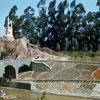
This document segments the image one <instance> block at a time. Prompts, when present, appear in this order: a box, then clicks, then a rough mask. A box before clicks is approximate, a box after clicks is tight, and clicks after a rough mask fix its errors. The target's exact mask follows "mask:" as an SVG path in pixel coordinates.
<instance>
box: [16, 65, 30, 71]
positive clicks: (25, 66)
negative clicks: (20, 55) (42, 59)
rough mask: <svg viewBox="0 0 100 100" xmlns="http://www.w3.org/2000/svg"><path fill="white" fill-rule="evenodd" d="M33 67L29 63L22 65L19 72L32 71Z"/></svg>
mask: <svg viewBox="0 0 100 100" xmlns="http://www.w3.org/2000/svg"><path fill="white" fill-rule="evenodd" d="M30 70H31V68H30V67H29V66H28V65H22V66H21V67H20V68H19V70H18V73H22V72H26V71H30Z"/></svg>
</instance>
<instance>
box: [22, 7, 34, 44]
mask: <svg viewBox="0 0 100 100" xmlns="http://www.w3.org/2000/svg"><path fill="white" fill-rule="evenodd" d="M22 17H23V22H22V25H21V37H23V36H25V37H26V38H27V39H29V40H30V42H31V43H36V40H35V39H36V30H35V17H34V9H33V8H32V7H31V6H29V7H27V8H26V9H25V10H24V15H23V16H22Z"/></svg>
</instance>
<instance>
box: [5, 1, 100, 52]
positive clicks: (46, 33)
mask: <svg viewBox="0 0 100 100" xmlns="http://www.w3.org/2000/svg"><path fill="white" fill-rule="evenodd" d="M45 3H46V0H40V1H39V3H38V4H37V7H38V8H39V15H38V16H36V17H35V16H34V13H35V10H34V9H33V8H32V7H31V6H29V7H27V8H26V9H25V10H24V14H23V15H21V16H17V15H16V11H17V6H13V7H12V9H11V10H10V12H9V15H8V16H9V17H10V19H11V20H12V22H13V29H14V30H13V31H14V36H15V38H21V37H23V36H26V37H27V39H29V40H30V42H31V43H37V44H39V45H40V46H41V47H44V46H46V47H49V48H51V49H53V50H57V51H60V50H62V51H96V50H98V46H99V44H100V38H99V37H100V0H97V4H96V6H98V7H99V11H97V12H88V13H86V10H85V8H84V6H83V4H82V3H78V4H77V3H76V0H73V1H72V2H71V3H70V4H69V3H68V1H67V0H63V1H62V0H61V1H60V3H59V4H57V3H56V0H52V1H50V3H49V6H48V7H45ZM8 16H7V17H8ZM7 17H6V19H5V25H4V26H5V27H6V25H7Z"/></svg>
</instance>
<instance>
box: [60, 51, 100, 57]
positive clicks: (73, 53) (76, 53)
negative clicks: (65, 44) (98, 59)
mask: <svg viewBox="0 0 100 100" xmlns="http://www.w3.org/2000/svg"><path fill="white" fill-rule="evenodd" d="M60 53H63V54H64V55H68V56H72V57H80V58H83V57H85V56H88V57H91V58H93V57H95V56H100V51H97V52H91V51H89V52H84V51H61V52H60Z"/></svg>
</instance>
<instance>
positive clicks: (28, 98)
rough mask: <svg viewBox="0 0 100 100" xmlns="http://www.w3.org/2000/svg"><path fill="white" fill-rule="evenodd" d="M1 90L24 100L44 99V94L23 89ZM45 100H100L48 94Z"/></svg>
mask: <svg viewBox="0 0 100 100" xmlns="http://www.w3.org/2000/svg"><path fill="white" fill-rule="evenodd" d="M0 89H4V90H5V92H6V93H7V94H11V95H15V96H18V97H24V98H25V99H22V100H38V98H41V97H42V94H40V93H33V92H31V91H25V90H21V89H6V88H0ZM0 100H2V99H0ZM20 100H21V99H20ZM45 100H99V99H92V98H91V99H90V98H81V97H73V96H61V95H54V94H46V97H45Z"/></svg>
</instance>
